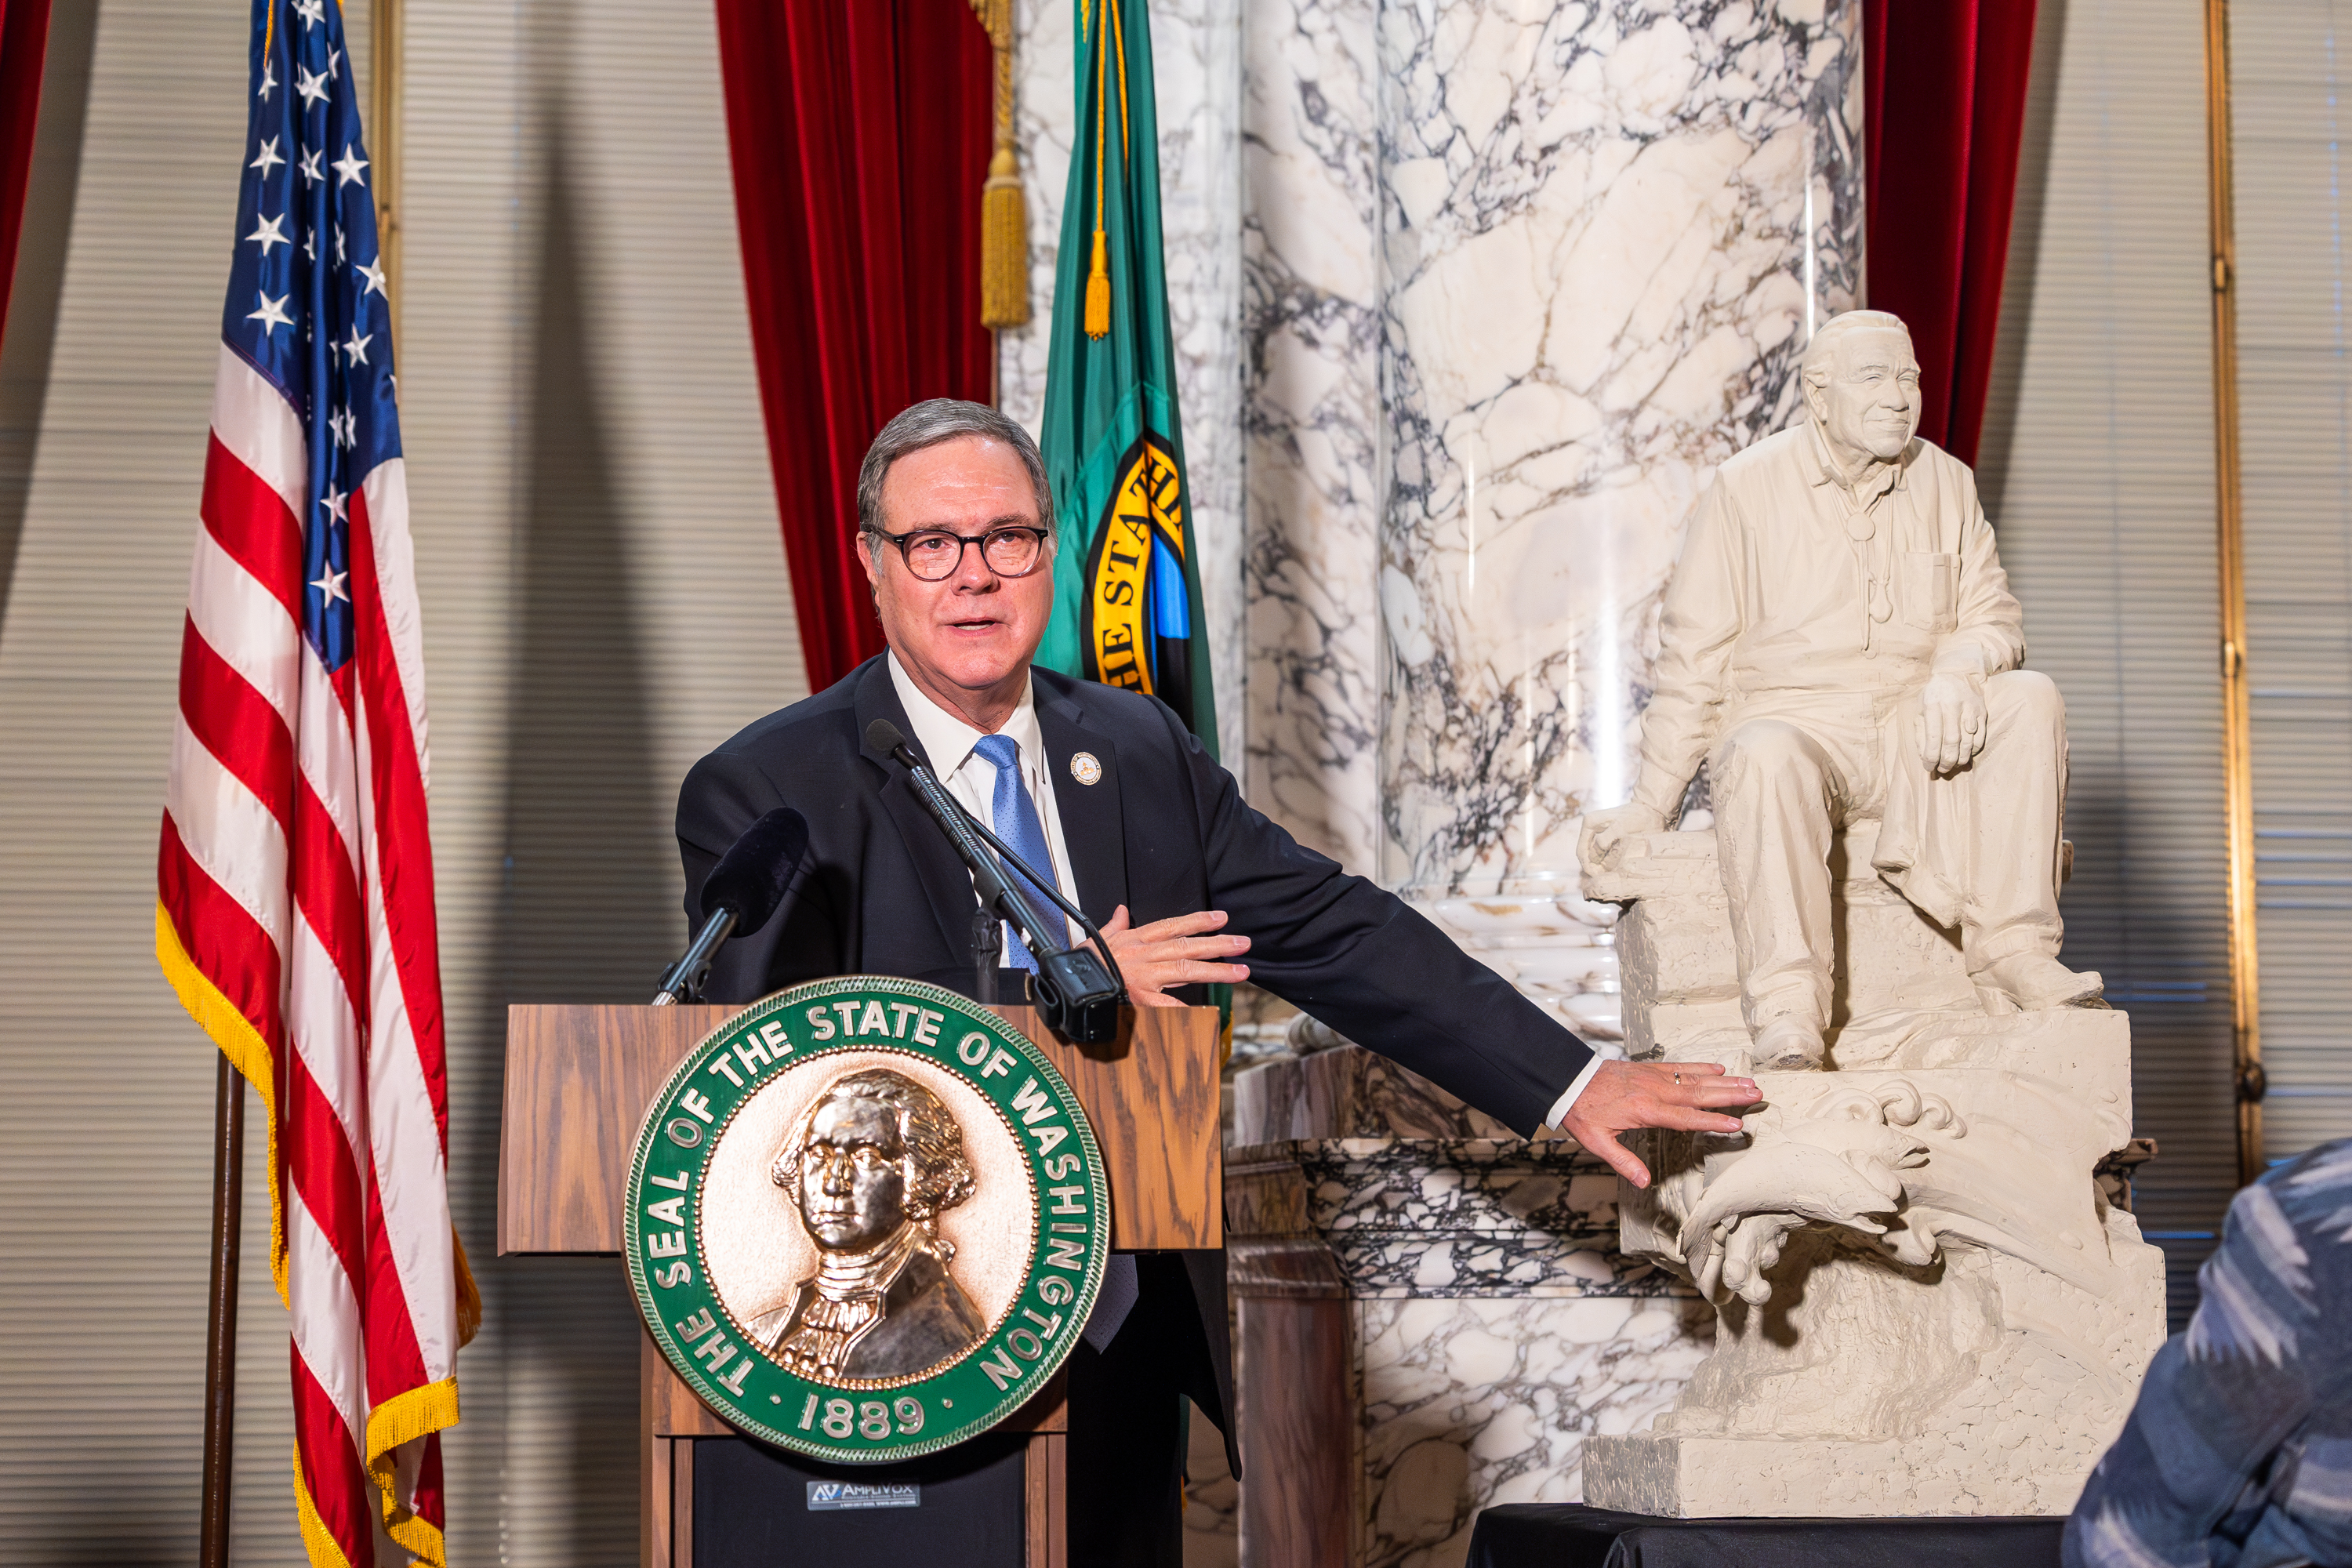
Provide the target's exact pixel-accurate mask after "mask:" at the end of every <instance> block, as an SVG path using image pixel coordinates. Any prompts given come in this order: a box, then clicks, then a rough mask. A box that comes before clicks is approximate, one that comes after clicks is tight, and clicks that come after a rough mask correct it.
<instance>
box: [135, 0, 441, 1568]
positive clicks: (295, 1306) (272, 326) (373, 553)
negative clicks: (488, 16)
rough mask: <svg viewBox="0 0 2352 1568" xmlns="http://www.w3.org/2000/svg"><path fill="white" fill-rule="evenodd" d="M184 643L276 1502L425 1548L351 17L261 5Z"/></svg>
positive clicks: (366, 248)
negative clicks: (279, 1384) (264, 1336)
mask: <svg viewBox="0 0 2352 1568" xmlns="http://www.w3.org/2000/svg"><path fill="white" fill-rule="evenodd" d="M252 38H253V48H252V79H251V83H250V94H249V97H248V100H247V101H248V103H249V105H250V109H249V114H250V120H249V133H248V136H247V146H246V150H245V153H244V154H243V157H242V159H241V160H240V161H241V162H242V163H243V164H244V167H243V170H242V172H241V176H240V184H239V197H238V207H237V225H236V236H237V238H236V249H235V251H234V254H233V258H232V261H231V266H230V274H229V289H228V297H227V304H226V310H224V311H223V315H222V342H221V350H220V359H219V367H218V372H217V375H216V379H215V385H214V394H213V416H212V440H211V443H210V449H209V452H208V454H207V457H206V460H205V482H204V491H203V500H202V504H201V514H202V515H201V521H200V526H199V528H198V529H197V531H196V550H195V563H194V571H193V572H192V574H191V576H190V582H189V589H188V611H187V618H186V623H185V626H184V630H183V634H182V639H181V652H180V707H179V719H178V724H177V726H176V728H175V730H174V732H173V744H172V768H171V782H170V784H169V787H168V791H167V794H166V799H165V806H164V814H163V844H162V850H161V854H160V856H159V859H158V868H157V895H158V900H157V908H156V919H155V947H156V956H157V958H158V959H159V960H160V961H161V963H162V964H163V972H164V973H165V975H166V976H167V977H168V978H169V979H170V981H171V983H172V984H173V987H174V989H176V990H177V991H178V993H179V994H180V998H181V1000H182V1001H183V1002H184V1003H185V1004H186V1005H187V1008H188V1011H189V1013H190V1014H191V1015H193V1016H194V1017H195V1019H196V1021H197V1022H198V1023H199V1024H201V1025H202V1026H204V1028H205V1032H206V1033H207V1034H209V1035H210V1036H211V1037H213V1039H214V1040H215V1042H216V1043H217V1044H218V1045H219V1047H220V1048H221V1049H222V1050H223V1051H225V1052H226V1053H227V1055H228V1057H229V1058H230V1060H231V1062H232V1063H234V1065H235V1066H236V1068H237V1070H238V1071H239V1072H241V1073H242V1074H243V1075H244V1076H245V1078H246V1079H247V1081H248V1082H250V1083H251V1084H252V1086H253V1087H254V1089H256V1090H257V1092H258V1094H259V1096H260V1099H261V1101H262V1103H263V1105H264V1107H265V1108H266V1110H267V1111H268V1119H269V1185H270V1207H271V1246H270V1263H271V1268H272V1271H273V1273H274V1274H275V1276H276V1279H277V1281H278V1291H279V1294H280V1295H281V1296H282V1297H283V1298H284V1300H285V1302H286V1305H287V1309H288V1312H289V1321H290V1327H291V1331H292V1341H293V1347H292V1348H293V1381H294V1421H295V1453H294V1472H295V1474H294V1479H295V1497H294V1507H295V1511H296V1515H297V1518H298V1519H299V1522H300V1527H301V1531H302V1536H303V1540H304V1543H305V1545H306V1546H307V1547H308V1549H309V1552H310V1561H311V1562H312V1563H314V1564H317V1565H319V1568H374V1564H375V1563H377V1561H378V1555H377V1544H378V1539H379V1535H380V1534H381V1535H385V1536H388V1537H389V1538H390V1540H391V1541H392V1542H394V1543H395V1544H396V1546H397V1547H398V1548H400V1549H401V1550H402V1553H403V1554H407V1553H413V1554H415V1556H417V1557H418V1558H420V1559H422V1560H423V1561H425V1562H426V1563H434V1564H439V1563H443V1562H444V1560H445V1557H446V1552H445V1551H444V1547H443V1537H444V1531H445V1527H446V1510H445V1507H444V1496H443V1486H442V1469H441V1451H440V1438H439V1436H438V1434H439V1433H440V1432H441V1431H442V1430H443V1429H444V1428H446V1427H447V1426H451V1425H453V1424H454V1423H455V1422H456V1421H457V1349H458V1346H459V1344H460V1343H461V1342H463V1340H464V1338H465V1337H466V1331H467V1327H468V1326H469V1320H470V1318H473V1317H478V1313H479V1304H478V1301H465V1300H462V1299H463V1298H464V1297H467V1296H470V1295H471V1286H470V1281H468V1280H467V1279H466V1277H465V1265H464V1260H463V1258H462V1256H461V1254H460V1252H459V1250H458V1247H457V1237H456V1235H455V1233H454V1231H453V1230H452V1229H451V1226H450V1219H449V1200H448V1184H447V1165H448V1080H447V1067H446V1056H445V1050H444V1043H443V1024H442V1013H441V982H440V967H439V949H438V942H437V938H436V931H435V924H434V906H433V858H432V847H431V845H430V842H429V841H428V837H427V828H426V816H425V773H426V750H425V669H424V643H423V637H422V631H421V626H420V622H419V618H418V609H417V602H416V581H415V563H414V560H413V558H412V551H411V547H410V542H409V535H408V490H407V480H406V469H405V467H404V462H403V459H402V457H401V449H400V429H399V416H398V412H397V410H396V408H395V406H394V387H393V382H392V366H391V358H392V355H391V333H390V325H389V315H388V310H389V300H388V299H387V298H386V295H385V292H384V280H385V279H384V272H383V258H382V257H381V255H380V253H379V251H378V247H377V231H376V222H375V210H374V201H373V194H372V191H371V182H370V177H369V172H370V163H369V161H368V157H367V151H366V141H365V138H364V137H363V136H362V132H361V126H360V111H359V100H358V89H357V84H356V83H355V82H354V81H353V80H352V71H351V63H350V59H349V56H348V54H347V52H346V45H345V42H344V37H343V27H342V16H341V10H340V8H339V7H337V6H336V5H332V4H331V3H330V4H324V5H322V4H320V0H257V4H256V5H255V8H254V16H253V32H252Z"/></svg>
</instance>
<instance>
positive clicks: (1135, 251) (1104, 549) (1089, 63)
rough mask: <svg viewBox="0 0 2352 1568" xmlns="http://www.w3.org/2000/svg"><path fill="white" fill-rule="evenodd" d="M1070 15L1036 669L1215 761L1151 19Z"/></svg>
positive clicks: (1095, 3)
mask: <svg viewBox="0 0 2352 1568" xmlns="http://www.w3.org/2000/svg"><path fill="white" fill-rule="evenodd" d="M1076 5H1077V20H1078V32H1077V109H1078V118H1077V135H1076V141H1075V142H1074V143H1073V145H1072V149H1071V155H1070V180H1069V187H1068V191H1067V193H1066V197H1065V200H1064V203H1063V207H1062V251H1061V259H1060V261H1059V263H1058V265H1057V266H1056V267H1055V274H1054V321H1053V329H1052V331H1053V336H1052V339H1051V352H1050V355H1049V357H1048V359H1047V361H1046V369H1045V428H1044V439H1043V440H1042V441H1041V442H1040V443H1039V445H1040V446H1041V447H1043V448H1044V452H1045V472H1046V475H1047V477H1048V478H1049V479H1050V480H1051V481H1052V484H1053V489H1054V511H1055V517H1056V519H1057V520H1058V522H1059V525H1060V530H1061V543H1060V547H1059V549H1058V551H1057V552H1056V553H1055V558H1054V618H1053V621H1052V623H1051V624H1050V625H1049V626H1047V627H1046V630H1045V642H1044V643H1043V645H1041V646H1040V647H1039V648H1038V651H1037V661H1038V662H1039V663H1041V664H1043V665H1045V666H1046V667H1047V668H1051V669H1058V670H1060V671H1062V672H1063V673H1064V674H1066V675H1074V676H1078V677H1080V678H1082V679H1087V680H1098V681H1101V682H1103V683H1104V684H1106V685H1109V686H1123V687H1125V688H1127V689H1129V690H1130V691H1142V692H1148V693H1150V695H1152V696H1154V697H1157V698H1159V699H1160V700H1161V701H1163V702H1165V703H1167V704H1168V706H1169V707H1171V708H1172V709H1174V710H1176V712H1177V714H1178V716H1179V717H1181V719H1182V720H1183V721H1184V722H1185V723H1186V724H1187V725H1188V726H1190V727H1191V729H1192V733H1193V734H1195V735H1197V736H1199V737H1200V740H1201V743H1202V745H1203V746H1205V747H1207V748H1208V750H1209V754H1210V755H1211V756H1214V755H1216V751H1217V715H1216V700H1215V697H1214V695H1213V692H1212V691H1211V689H1210V684H1209V645H1208V638H1207V637H1206V636H1205V635H1204V633H1205V620H1204V617H1203V616H1202V607H1201V563H1200V550H1199V547H1198V541H1197V539H1196V538H1195V537H1194V535H1193V531H1192V485H1191V484H1190V483H1189V482H1188V481H1187V479H1185V474H1184V431H1183V422H1182V419H1181V416H1180V415H1179V413H1178V410H1177V405H1176V347H1175V342H1174V339H1173V337H1172V335H1171V333H1170V331H1169V330H1168V271H1167V262H1166V258H1165V255H1164V253H1163V251H1162V249H1161V246H1160V127H1159V116H1158V114H1157V112H1156V111H1155V110H1154V108H1153V101H1152V91H1151V24H1150V16H1149V13H1148V9H1147V6H1146V5H1145V3H1144V0H1076Z"/></svg>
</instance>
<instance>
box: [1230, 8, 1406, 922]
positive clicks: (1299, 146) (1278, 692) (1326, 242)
mask: <svg viewBox="0 0 2352 1568" xmlns="http://www.w3.org/2000/svg"><path fill="white" fill-rule="evenodd" d="M1375 26H1376V5H1375V0H1257V3H1255V4H1253V5H1251V6H1250V7H1249V10H1248V12H1247V14H1246V16H1245V17H1244V27H1245V29H1246V31H1245V33H1244V38H1243V84H1244V86H1243V98H1242V112H1243V139H1242V183H1243V196H1244V213H1243V225H1244V227H1243V241H1242V279H1243V291H1242V300H1243V310H1244V314H1243V321H1242V327H1243V333H1244V342H1245V344H1246V354H1245V358H1244V395H1245V402H1244V408H1243V416H1244V420H1245V422H1246V457H1247V463H1248V468H1247V473H1248V500H1249V524H1248V542H1247V552H1246V569H1247V577H1246V581H1245V591H1246V593H1247V596H1248V609H1247V625H1248V632H1249V667H1248V682H1249V731H1248V744H1249V750H1248V766H1247V768H1246V770H1245V772H1244V775H1243V779H1244V787H1245V788H1246V790H1247V792H1248V795H1249V799H1250V803H1251V804H1252V805H1255V806H1256V807H1257V808H1258V809H1259V810H1260V811H1263V812H1265V813H1266V814H1267V815H1268V816H1272V817H1273V818H1274V819H1275V820H1276V821H1277V822H1279V823H1281V824H1282V825H1283V826H1285V827H1286V828H1288V829H1289V830H1290V831H1291V832H1292V833H1293V834H1294V835H1296V836H1297V837H1298V839H1299V840H1300V842H1302V843H1304V844H1307V845H1308V846H1310V847H1314V848H1317V849H1319V850H1321V851H1323V852H1324V853H1325V854H1327V855H1329V856H1330V857H1332V858H1334V859H1336V860H1338V861H1339V863H1340V864H1341V865H1343V866H1346V867H1347V868H1349V870H1351V871H1356V872H1359V873H1361V874H1364V875H1373V874H1376V873H1377V872H1378V870H1379V868H1380V842H1381V827H1380V789H1381V780H1380V762H1379V741H1380V683H1381V667H1380V660H1381V629H1380V609H1379V601H1378V598H1377V596H1376V584H1378V582H1379V579H1380V548H1381V546H1380V529H1379V518H1380V495H1381V486H1382V485H1383V484H1384V483H1385V482H1386V480H1385V475H1384V471H1383V468H1382V462H1381V442H1382V439H1383V437H1384V436H1385V433H1386V432H1385V426H1384V425H1383V422H1382V418H1381V392H1380V361H1379V354H1380V340H1381V309H1380V283H1381V268H1380V265H1379V247H1378V244H1377V238H1376V237H1377V235H1378V231H1379V226H1380V206H1381V202H1380V152H1379V112H1378V110H1379V98H1380V83H1379V77H1378V63H1377V62H1378V54H1379V51H1378V49H1377V47H1375V42H1374V33H1375Z"/></svg>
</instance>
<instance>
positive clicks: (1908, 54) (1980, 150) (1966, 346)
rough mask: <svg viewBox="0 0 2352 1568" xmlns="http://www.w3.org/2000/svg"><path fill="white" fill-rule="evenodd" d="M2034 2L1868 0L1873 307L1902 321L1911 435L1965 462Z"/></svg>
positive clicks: (1989, 337) (1984, 376)
mask: <svg viewBox="0 0 2352 1568" xmlns="http://www.w3.org/2000/svg"><path fill="white" fill-rule="evenodd" d="M2033 3H2034V0H1863V23H1862V27H1863V34H1862V36H1863V57H1864V71H1865V77H1864V130H1863V163H1864V171H1863V177H1864V183H1865V186H1866V189H1865V192H1864V216H1865V220H1866V222H1867V223H1868V226H1869V230H1870V233H1869V238H1868V245H1869V268H1870V285H1869V287H1870V305H1871V308H1872V309H1873V310H1892V311H1894V312H1895V314H1896V315H1898V316H1900V317H1902V318H1903V319H1904V321H1906V322H1908V323H1909V325H1910V328H1911V340H1912V343H1913V346H1914V347H1915V348H1916V350H1917V352H1918V355H1919V370H1920V390H1921V392H1922V393H1923V394H1924V395H1925V397H1924V401H1925V403H1926V409H1925V411H1924V413H1923V415H1922V416H1921V419H1920V423H1919V434H1921V435H1922V436H1925V437H1927V439H1928V440H1930V441H1933V442H1935V443H1936V444H1937V446H1939V447H1944V448H1945V449H1946V450H1947V451H1949V452H1950V453H1951V454H1952V455H1953V456H1955V457H1957V458H1959V459H1960V460H1961V461H1962V462H1964V463H1973V462H1975V461H1976V458H1977V442H1978V440H1979V437H1981V436H1982V435H1983V433H1984V405H1985V389H1986V386H1987V385H1988V384H1989V383H1990V380H1991V376H1992V349H1993V336H1994V332H1995V331H1996V330H1997V328H1998V327H1999V325H2000V278H2001V271H2002V268H2004V267H2005V266H2006V265H2007V263H2008V260H2009V218H2010V209H2011V205H2012V202H2013V200H2014V198H2015V196H2016V194H2017V153H2018V145H2019V142H2020V140H2021V134H2022V132H2023V129H2024V124H2025V88H2026V79H2027V77H2028V74H2029V72H2030V70H2031V68H2032V61H2033Z"/></svg>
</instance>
